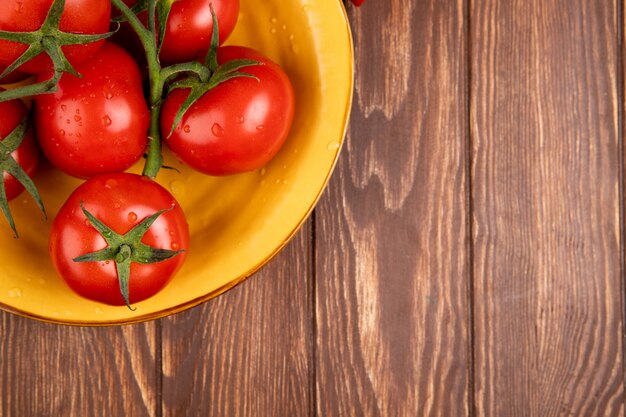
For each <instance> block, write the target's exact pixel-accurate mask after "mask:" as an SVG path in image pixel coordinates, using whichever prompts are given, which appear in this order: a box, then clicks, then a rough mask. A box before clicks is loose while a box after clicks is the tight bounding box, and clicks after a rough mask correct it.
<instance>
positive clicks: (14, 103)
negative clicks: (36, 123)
mask: <svg viewBox="0 0 626 417" xmlns="http://www.w3.org/2000/svg"><path fill="white" fill-rule="evenodd" d="M0 91H1V90H0ZM27 113H28V109H27V108H26V105H24V103H23V102H22V101H20V100H11V101H3V102H0V138H2V139H4V138H6V137H7V136H8V135H9V134H10V133H11V132H12V131H13V130H14V129H15V128H16V127H17V126H18V125H19V124H20V123H21V122H22V120H23V119H24V117H25V116H26V114H27ZM11 156H12V157H13V159H14V160H15V162H17V163H18V164H19V165H20V166H21V167H22V169H23V170H24V172H26V174H27V175H28V176H29V177H32V175H33V174H34V172H35V170H36V168H37V164H38V162H39V149H38V148H37V143H36V141H35V134H34V132H33V129H32V128H29V129H28V130H27V131H26V135H25V136H24V139H23V140H22V143H21V144H20V146H19V147H18V148H17V149H16V150H15V151H13V152H12V153H11ZM3 180H4V186H5V191H6V195H7V200H12V199H14V198H15V197H17V196H18V195H20V194H21V193H22V191H24V187H23V186H22V184H20V182H19V181H18V180H17V179H15V178H14V177H13V176H12V175H11V174H9V173H7V172H3Z"/></svg>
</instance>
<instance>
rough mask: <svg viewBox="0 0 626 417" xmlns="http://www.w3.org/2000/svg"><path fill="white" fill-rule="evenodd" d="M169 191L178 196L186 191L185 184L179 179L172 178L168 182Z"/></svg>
mask: <svg viewBox="0 0 626 417" xmlns="http://www.w3.org/2000/svg"><path fill="white" fill-rule="evenodd" d="M170 191H171V192H172V194H173V195H174V197H180V196H182V195H183V194H185V192H186V191H187V186H186V185H185V183H184V182H182V181H180V180H173V181H172V182H170Z"/></svg>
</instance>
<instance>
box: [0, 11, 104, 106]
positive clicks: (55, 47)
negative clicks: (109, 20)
mask: <svg viewBox="0 0 626 417" xmlns="http://www.w3.org/2000/svg"><path fill="white" fill-rule="evenodd" d="M64 8H65V0H54V1H53V3H52V5H51V6H50V10H49V11H48V14H47V16H46V19H45V20H44V22H43V24H42V25H41V27H40V28H39V29H38V30H36V31H33V32H7V31H0V39H2V40H7V41H12V42H19V43H23V44H26V45H28V48H27V49H26V51H24V53H23V54H22V55H20V56H19V57H18V58H17V59H16V60H15V61H14V62H13V63H12V64H11V65H9V66H8V67H7V68H6V69H5V70H4V72H3V73H2V74H0V78H3V77H4V76H6V75H8V74H10V73H11V72H13V71H14V70H15V69H17V68H18V67H19V66H21V65H22V64H24V63H26V62H27V61H29V60H31V59H33V58H34V57H36V56H37V55H39V54H41V53H45V54H47V55H48V56H49V57H50V59H51V60H52V64H53V68H54V75H53V77H52V79H50V80H47V81H43V82H40V83H35V84H31V85H29V86H26V87H23V88H16V89H12V90H7V91H3V92H0V101H7V100H12V99H15V98H21V97H28V96H32V95H36V94H45V93H52V92H54V91H56V88H57V87H56V86H57V83H58V81H59V79H60V78H61V76H62V75H63V74H64V73H69V74H72V75H75V76H77V77H78V76H80V74H78V72H76V70H75V69H74V67H73V66H72V64H70V62H69V61H68V60H67V57H66V56H65V53H64V52H63V50H62V49H61V47H63V46H65V45H84V44H88V43H91V42H96V41H99V40H101V39H105V38H108V37H109V36H111V35H112V34H113V32H108V33H102V34H93V35H88V34H76V33H68V32H63V31H61V29H60V27H59V26H60V23H61V15H62V14H63V10H64Z"/></svg>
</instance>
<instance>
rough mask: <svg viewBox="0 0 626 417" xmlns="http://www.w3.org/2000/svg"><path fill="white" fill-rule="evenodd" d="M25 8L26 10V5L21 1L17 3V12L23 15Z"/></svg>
mask: <svg viewBox="0 0 626 417" xmlns="http://www.w3.org/2000/svg"><path fill="white" fill-rule="evenodd" d="M23 8H24V4H23V3H22V2H21V1H18V2H17V3H15V11H16V12H18V13H21V12H22V9H23Z"/></svg>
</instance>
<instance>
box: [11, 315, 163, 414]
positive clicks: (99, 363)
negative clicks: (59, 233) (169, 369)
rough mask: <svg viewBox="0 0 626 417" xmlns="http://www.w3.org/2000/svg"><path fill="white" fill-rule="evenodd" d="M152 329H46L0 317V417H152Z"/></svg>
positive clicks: (154, 379)
mask: <svg viewBox="0 0 626 417" xmlns="http://www.w3.org/2000/svg"><path fill="white" fill-rule="evenodd" d="M155 328H156V326H155V323H148V324H139V325H132V326H124V327H113V328H80V327H66V326H59V325H51V324H45V323H39V322H35V321H33V320H29V319H25V318H21V317H17V316H14V315H11V314H8V313H5V312H0V392H1V393H2V396H1V398H0V400H1V402H0V417H22V416H36V417H48V416H49V417H58V416H68V417H74V416H75V417H84V416H90V417H101V416H102V417H104V416H133V417H144V416H145V417H154V416H156V415H157V414H156V412H157V409H158V403H157V398H158V391H157V390H156V388H157V387H158V384H157V382H158V380H159V369H158V368H157V367H156V362H155V358H156V356H157V355H156V352H157V349H158V347H157V345H156V337H155V335H156V332H155Z"/></svg>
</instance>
